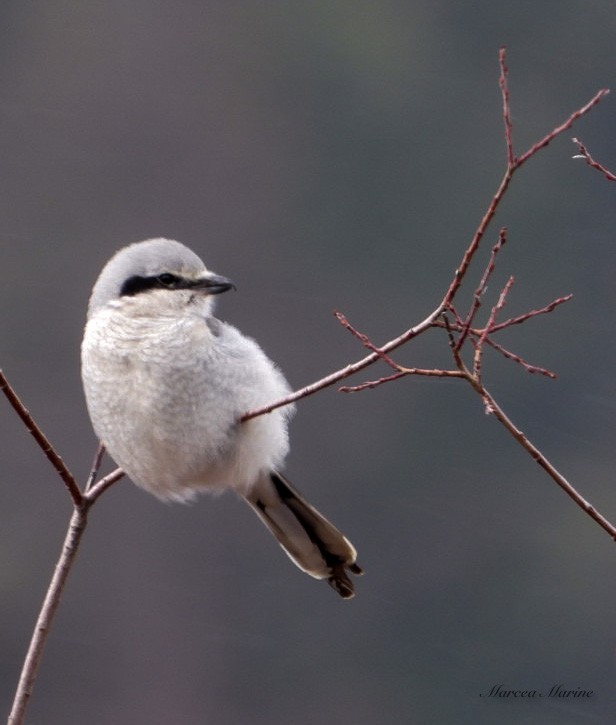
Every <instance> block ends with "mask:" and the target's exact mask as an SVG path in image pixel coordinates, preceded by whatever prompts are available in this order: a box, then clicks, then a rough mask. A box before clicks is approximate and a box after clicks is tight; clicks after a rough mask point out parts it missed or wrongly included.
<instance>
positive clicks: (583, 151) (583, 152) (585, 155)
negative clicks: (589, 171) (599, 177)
mask: <svg viewBox="0 0 616 725" xmlns="http://www.w3.org/2000/svg"><path fill="white" fill-rule="evenodd" d="M572 141H573V143H574V144H576V146H577V147H578V150H579V152H580V153H579V154H576V155H575V156H574V157H573V158H574V159H584V160H585V161H586V163H587V164H588V165H589V166H591V167H592V168H593V169H597V171H600V172H601V173H602V174H603V176H605V178H606V179H607V180H608V181H616V174H613V173H612V172H611V171H610V170H609V169H607V168H606V167H605V166H603V164H600V163H599V162H598V161H595V160H594V159H593V157H592V156H591V155H590V152H589V151H588V149H587V148H586V146H584V144H583V143H582V142H581V141H578V139H577V138H573V139H572Z"/></svg>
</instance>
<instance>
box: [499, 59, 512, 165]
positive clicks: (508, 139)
mask: <svg viewBox="0 0 616 725" xmlns="http://www.w3.org/2000/svg"><path fill="white" fill-rule="evenodd" d="M506 57H507V49H506V48H505V46H502V47H501V48H500V50H499V51H498V62H499V65H500V77H499V79H498V85H499V86H500V89H501V97H502V99H503V121H504V124H505V144H506V146H507V166H508V168H512V167H513V166H514V164H515V156H514V154H513V138H512V135H513V124H512V123H511V108H510V106H509V87H508V85H507V73H508V72H509V70H508V68H507V65H506V63H505V61H506Z"/></svg>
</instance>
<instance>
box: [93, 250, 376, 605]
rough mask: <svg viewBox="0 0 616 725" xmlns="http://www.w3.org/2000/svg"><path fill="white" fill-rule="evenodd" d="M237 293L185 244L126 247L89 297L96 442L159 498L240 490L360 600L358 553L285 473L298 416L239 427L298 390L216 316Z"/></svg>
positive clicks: (295, 553)
mask: <svg viewBox="0 0 616 725" xmlns="http://www.w3.org/2000/svg"><path fill="white" fill-rule="evenodd" d="M232 287H233V283H232V282H230V281H229V280H228V279H226V278H225V277H221V276H219V275H217V274H214V273H213V272H211V271H209V270H208V269H207V268H206V267H205V265H204V264H203V262H202V261H201V259H199V257H198V256H197V255H196V254H195V253H194V252H192V251H191V250H190V249H188V248H187V247H185V246H184V245H183V244H180V243H179V242H176V241H172V240H170V239H149V240H147V241H144V242H137V243H135V244H131V245H129V246H127V247H124V248H123V249H121V250H120V251H119V252H117V253H116V254H115V256H113V257H112V258H111V259H110V260H109V262H108V263H107V264H106V265H105V267H104V268H103V271H102V272H101V274H100V276H99V278H98V280H97V281H96V284H95V285H94V289H93V290H92V296H91V297H90V303H89V307H88V319H87V323H86V328H85V333H84V338H83V343H82V347H81V358H82V378H83V385H84V390H85V396H86V402H87V406H88V412H89V414H90V418H91V420H92V425H93V427H94V430H95V432H96V435H97V436H98V437H99V438H100V440H101V441H102V443H103V444H104V445H105V448H106V449H107V451H108V452H109V454H110V455H111V456H112V458H113V459H114V460H115V461H116V463H117V464H118V465H119V466H120V467H121V468H123V469H124V471H125V472H126V473H127V474H128V476H130V478H131V479H132V480H133V481H134V482H135V483H136V484H137V485H138V486H140V487H142V488H144V489H145V490H146V491H149V492H150V493H153V494H154V495H155V496H158V497H159V498H161V499H167V500H169V499H175V500H178V501H187V500H189V499H191V498H193V497H194V495H195V494H196V493H197V492H199V491H210V492H220V491H223V490H225V489H232V490H233V491H235V492H236V493H237V494H239V495H240V496H241V497H242V498H243V499H244V500H245V501H246V502H247V503H248V504H249V505H250V506H251V507H252V508H253V510H254V511H255V512H256V513H257V515H258V516H259V518H260V519H261V520H262V521H263V523H264V524H265V525H266V526H267V527H268V528H269V530H270V531H271V532H272V534H273V535H274V536H275V537H276V539H277V540H278V542H279V543H280V545H281V546H282V548H283V549H284V550H285V552H286V553H287V554H288V555H289V557H290V558H291V559H292V560H293V561H294V562H295V564H297V566H298V567H299V568H300V569H302V570H303V571H305V572H306V573H307V574H310V575H311V576H313V577H315V578H317V579H326V580H327V581H328V582H329V584H330V585H331V586H332V587H333V588H334V589H335V590H336V591H337V592H338V594H340V596H342V597H344V598H350V597H352V596H353V595H354V590H353V583H352V582H351V579H350V578H349V576H348V573H347V570H348V571H349V572H352V573H353V574H361V573H362V570H361V569H360V567H359V566H358V565H357V563H356V558H357V554H356V551H355V549H354V547H353V546H352V544H351V543H350V542H349V541H348V540H347V539H346V538H345V537H344V536H343V535H342V534H341V533H340V531H338V529H337V528H336V527H335V526H333V525H332V524H331V523H330V522H329V521H328V520H327V519H326V518H325V517H324V516H322V515H321V514H320V513H319V512H318V511H317V510H316V509H315V508H313V507H312V506H311V505H310V504H309V503H308V502H307V501H306V500H305V499H304V498H303V496H302V495H301V494H300V493H298V491H297V490H295V489H294V488H293V487H292V486H291V484H290V483H289V481H287V479H286V478H285V477H284V476H283V475H282V474H281V473H280V471H279V468H280V466H281V465H282V463H283V460H284V458H285V456H286V454H287V452H288V449H289V444H288V436H287V422H288V418H289V415H290V413H291V412H292V411H291V408H292V406H286V407H284V408H278V409H276V410H274V411H272V412H271V413H268V414H266V415H261V416H258V417H256V418H252V419H249V420H247V421H245V422H241V421H240V419H241V417H242V415H243V414H245V413H247V412H248V411H250V410H255V409H256V408H258V407H260V406H263V405H267V404H268V403H273V402H275V401H277V400H280V399H281V398H283V397H284V396H285V395H286V394H287V393H288V392H289V391H290V388H289V385H288V383H287V382H286V380H285V378H284V377H283V375H282V373H281V372H280V371H279V370H278V368H277V367H276V366H275V365H274V363H272V362H271V360H269V359H268V358H267V357H266V355H265V354H264V352H263V351H262V350H261V348H260V347H259V345H258V344H257V343H256V342H255V341H254V340H252V339H251V338H249V337H245V336H244V335H242V333H241V332H239V330H237V329H236V328H235V327H232V326H231V325H229V324H227V323H226V322H221V321H220V320H218V319H216V318H215V317H214V316H213V315H212V308H213V303H214V295H218V294H220V293H222V292H226V291H227V290H229V289H231V288H232Z"/></svg>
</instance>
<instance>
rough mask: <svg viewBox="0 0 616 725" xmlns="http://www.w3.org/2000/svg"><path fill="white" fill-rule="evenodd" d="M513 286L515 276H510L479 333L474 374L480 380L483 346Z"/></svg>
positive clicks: (474, 359) (474, 360)
mask: <svg viewBox="0 0 616 725" xmlns="http://www.w3.org/2000/svg"><path fill="white" fill-rule="evenodd" d="M512 287H513V277H509V279H508V280H507V282H506V284H505V286H504V287H503V289H502V290H501V293H500V295H499V297H498V301H497V302H496V304H495V305H494V307H492V309H491V311H490V316H489V318H488V321H487V323H486V326H485V327H484V328H483V330H482V331H481V335H479V338H478V340H477V344H476V345H475V356H474V358H473V375H474V376H475V377H476V378H477V379H478V380H479V379H480V378H481V357H482V355H483V346H484V344H485V341H486V339H487V337H488V335H489V334H490V332H491V331H492V328H493V326H494V324H495V321H496V315H497V314H498V313H499V312H500V311H501V310H502V309H503V307H504V306H505V302H506V300H507V295H508V294H509V291H510V290H511V288H512Z"/></svg>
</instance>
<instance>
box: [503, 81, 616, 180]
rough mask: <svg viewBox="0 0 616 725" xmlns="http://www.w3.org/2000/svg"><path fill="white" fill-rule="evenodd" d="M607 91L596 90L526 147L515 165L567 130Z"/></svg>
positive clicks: (520, 163)
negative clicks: (574, 109)
mask: <svg viewBox="0 0 616 725" xmlns="http://www.w3.org/2000/svg"><path fill="white" fill-rule="evenodd" d="M609 92H610V91H609V89H608V88H602V89H601V90H600V91H597V93H595V95H594V96H593V97H592V98H591V99H590V101H588V103H587V104H586V105H584V106H582V107H581V108H579V109H578V110H577V111H574V112H573V113H572V114H571V115H570V116H569V118H568V119H567V120H566V121H563V123H561V124H560V126H556V128H555V129H553V130H552V131H550V133H548V134H546V135H545V136H544V137H543V138H542V139H541V140H540V141H537V143H535V144H533V145H532V146H531V147H530V148H529V149H528V151H526V152H525V153H523V154H522V155H521V156H520V157H519V158H518V159H517V160H516V167H520V166H522V164H523V163H525V162H526V161H528V159H530V157H531V156H534V155H535V154H536V153H537V151H540V150H541V149H542V148H545V147H546V146H547V145H548V144H549V143H550V142H551V141H553V140H554V139H555V138H556V137H557V136H560V134H561V133H563V132H564V131H567V130H569V129H570V128H571V126H573V124H574V123H575V122H576V121H577V120H578V118H581V117H582V116H584V115H586V114H587V113H588V111H590V109H591V108H593V107H594V106H596V105H597V103H599V101H601V99H603V98H605V96H607V94H608V93H609Z"/></svg>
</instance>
